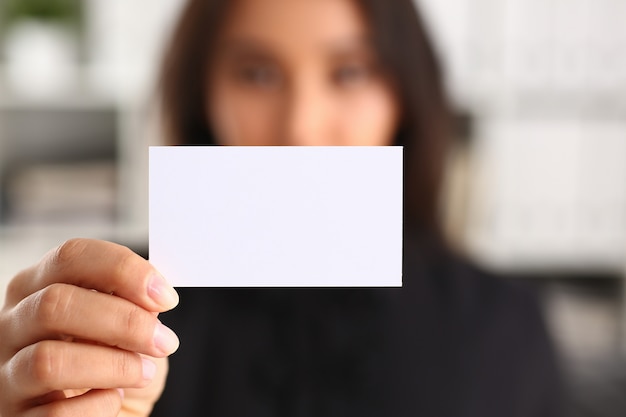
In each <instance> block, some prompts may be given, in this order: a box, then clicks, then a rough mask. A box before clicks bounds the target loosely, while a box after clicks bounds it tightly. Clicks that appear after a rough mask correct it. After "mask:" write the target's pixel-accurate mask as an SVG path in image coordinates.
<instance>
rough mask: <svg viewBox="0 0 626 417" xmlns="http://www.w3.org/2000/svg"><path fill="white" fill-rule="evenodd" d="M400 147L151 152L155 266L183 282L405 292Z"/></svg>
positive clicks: (177, 283) (202, 148) (221, 148)
mask: <svg viewBox="0 0 626 417" xmlns="http://www.w3.org/2000/svg"><path fill="white" fill-rule="evenodd" d="M402 152H403V149H402V147H231V146H193V147H192V146H184V147H179V146H177V147H151V148H150V248H149V250H150V262H151V263H152V264H153V265H154V266H155V267H156V268H157V269H158V270H159V271H160V272H161V273H162V274H163V275H164V276H165V277H166V279H168V281H169V282H170V283H171V284H172V285H174V286H181V287H320V286H322V287H352V286H355V287H366V286H372V287H388V286H401V285H402V189H403V187H402Z"/></svg>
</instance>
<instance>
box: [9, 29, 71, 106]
mask: <svg viewBox="0 0 626 417" xmlns="http://www.w3.org/2000/svg"><path fill="white" fill-rule="evenodd" d="M5 51H6V59H7V63H6V76H7V81H8V83H9V87H10V88H11V89H12V90H13V91H14V92H15V93H16V94H19V95H21V96H24V97H28V98H37V99H39V98H49V97H57V96H59V95H61V94H63V93H65V92H67V91H68V90H69V89H70V88H71V87H72V85H73V84H74V83H75V77H76V74H77V65H76V62H77V42H76V39H75V37H73V36H72V34H71V32H70V30H69V29H67V28H65V27H64V26H62V25H59V24H52V23H44V22H40V21H36V20H24V21H22V22H19V23H17V24H16V25H15V26H13V27H12V28H11V30H10V31H9V33H8V35H7V36H6V38H5Z"/></svg>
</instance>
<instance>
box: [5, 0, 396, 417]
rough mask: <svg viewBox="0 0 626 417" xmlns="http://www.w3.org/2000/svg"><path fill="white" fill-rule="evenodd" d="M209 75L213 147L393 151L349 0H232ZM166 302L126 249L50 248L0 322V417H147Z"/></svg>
mask: <svg viewBox="0 0 626 417" xmlns="http://www.w3.org/2000/svg"><path fill="white" fill-rule="evenodd" d="M212 68H213V70H212V71H211V72H210V73H209V74H207V80H206V85H205V90H206V102H207V108H208V110H207V115H206V117H207V120H208V121H209V123H210V124H211V125H212V126H213V128H214V131H215V133H216V136H217V137H218V138H219V140H220V142H221V144H224V145H389V144H391V143H392V140H393V136H394V133H395V130H396V127H397V125H398V118H399V109H398V105H397V100H396V99H395V94H394V92H393V89H392V88H391V87H390V83H389V82H388V80H387V79H386V78H385V76H384V75H383V72H382V71H381V69H380V68H379V64H378V60H377V57H376V56H375V54H374V50H373V48H372V46H371V44H370V41H369V36H368V30H367V25H366V23H365V22H364V19H363V17H362V16H361V14H360V11H359V9H358V8H357V7H356V5H355V4H354V3H353V2H351V1H348V0H264V1H258V0H240V1H237V2H236V4H234V7H233V9H232V10H231V13H230V15H229V19H227V22H226V24H225V26H224V28H223V31H222V36H221V37H220V39H219V48H218V53H217V56H216V57H215V59H214V65H213V66H212ZM158 282H160V283H161V286H160V287H159V286H156V285H155V283H158ZM177 302H178V297H177V295H176V294H175V292H174V290H173V289H172V288H171V287H169V286H168V285H167V284H166V283H165V281H164V280H163V279H162V277H160V275H158V273H157V272H156V271H155V270H154V268H153V267H152V266H151V265H150V264H149V263H148V262H147V261H145V260H144V259H142V258H141V257H139V256H137V255H136V254H134V253H132V252H131V251H130V250H129V249H127V248H125V247H122V246H119V245H116V244H113V243H109V242H103V241H97V240H85V239H75V240H70V241H68V242H66V243H64V244H63V245H61V246H60V247H58V248H56V249H54V250H52V251H51V252H50V253H48V254H47V255H45V256H44V257H43V258H42V260H41V261H40V262H39V263H37V264H36V265H33V266H32V267H30V268H28V269H26V270H24V271H22V272H20V273H19V274H17V275H16V276H15V277H14V278H13V279H12V281H11V282H10V284H9V287H8V289H7V298H6V302H5V304H4V307H3V308H2V310H1V311H0V340H2V343H0V417H17V416H20V417H38V416H64V417H73V416H77V417H78V416H80V417H82V416H92V417H100V416H103V417H104V416H117V415H121V416H147V415H149V413H150V411H151V409H152V407H153V405H154V403H155V402H156V400H157V399H158V397H159V396H160V394H161V392H162V390H163V387H164V383H165V376H166V373H167V360H166V358H167V356H168V355H169V354H171V353H173V352H174V351H175V350H176V349H177V347H178V339H177V338H176V336H175V335H174V334H173V332H171V331H170V330H168V329H165V328H163V327H161V326H160V325H159V321H158V318H157V315H158V313H160V312H164V311H167V310H169V309H171V308H173V307H175V305H176V304H177ZM157 329H159V330H157ZM159 342H160V343H159ZM159 345H161V346H159ZM120 389H121V390H120Z"/></svg>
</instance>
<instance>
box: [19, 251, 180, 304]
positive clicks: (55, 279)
mask: <svg viewBox="0 0 626 417" xmlns="http://www.w3.org/2000/svg"><path fill="white" fill-rule="evenodd" d="M54 283H64V284H71V285H76V286H79V287H83V288H88V289H94V290H96V291H100V292H103V293H108V294H115V295H117V296H119V297H122V298H124V299H126V300H128V301H131V302H132V303H134V304H136V305H138V306H140V307H142V308H144V309H145V310H147V311H152V312H163V311H167V310H170V309H172V308H174V307H175V306H176V305H177V304H178V294H177V293H176V291H175V290H174V288H172V287H171V286H170V285H169V284H168V283H167V281H166V280H165V278H164V277H163V276H162V275H161V274H160V273H159V272H158V271H157V270H156V269H155V268H154V267H153V266H152V265H151V264H150V263H149V262H148V261H146V260H145V259H143V258H142V257H141V256H139V255H137V254H136V253H134V252H133V251H132V250H130V249H129V248H127V247H125V246H122V245H118V244H116V243H112V242H105V241H102V240H93V239H70V240H68V241H66V242H65V243H63V244H61V245H60V246H58V247H57V248H55V249H53V250H51V251H50V252H48V253H47V254H46V255H45V256H44V257H43V258H42V259H41V261H40V262H39V263H37V264H36V265H34V266H32V267H30V268H28V269H26V270H24V271H22V272H20V273H19V274H18V275H17V276H16V277H15V278H14V279H13V280H12V281H11V282H10V283H9V286H8V287H7V301H8V302H9V303H10V304H13V305H15V304H17V303H18V302H19V301H20V300H22V299H23V298H25V297H27V296H29V295H30V294H33V293H35V292H37V291H39V290H42V289H44V288H46V287H47V286H49V285H51V284H54Z"/></svg>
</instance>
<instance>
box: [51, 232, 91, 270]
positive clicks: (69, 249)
mask: <svg viewBox="0 0 626 417" xmlns="http://www.w3.org/2000/svg"><path fill="white" fill-rule="evenodd" d="M87 245H88V241H87V240H85V239H80V238H74V239H69V240H66V241H65V242H63V243H62V244H61V245H59V246H58V247H57V248H56V249H55V250H54V252H53V253H52V257H51V259H50V263H51V264H52V265H53V266H54V267H57V268H60V269H63V268H64V267H65V266H66V265H67V264H69V263H71V262H72V261H73V260H74V259H75V258H76V257H79V256H80V255H81V253H83V252H84V251H85V249H86V247H87Z"/></svg>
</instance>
